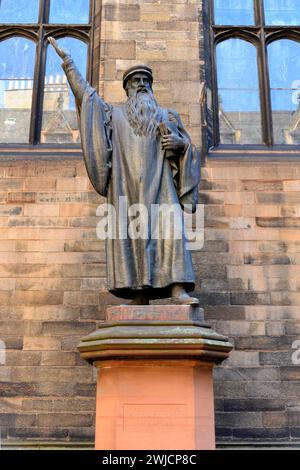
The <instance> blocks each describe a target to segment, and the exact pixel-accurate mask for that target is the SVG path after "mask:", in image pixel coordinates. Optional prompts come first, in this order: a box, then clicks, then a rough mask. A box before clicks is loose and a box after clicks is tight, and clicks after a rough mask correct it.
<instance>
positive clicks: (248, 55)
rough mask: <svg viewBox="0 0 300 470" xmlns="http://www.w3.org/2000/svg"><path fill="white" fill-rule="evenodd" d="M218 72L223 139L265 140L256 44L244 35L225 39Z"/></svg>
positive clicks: (220, 47) (219, 50)
mask: <svg viewBox="0 0 300 470" xmlns="http://www.w3.org/2000/svg"><path fill="white" fill-rule="evenodd" d="M217 73H218V94H219V122H220V136H221V143H223V144H259V143H261V142H262V134H261V114H260V99H259V81H258V67H257V52H256V48H255V47H254V46H253V45H251V44H250V43H248V42H246V41H243V40H241V39H228V40H227V41H224V42H221V43H220V44H219V45H218V46H217Z"/></svg>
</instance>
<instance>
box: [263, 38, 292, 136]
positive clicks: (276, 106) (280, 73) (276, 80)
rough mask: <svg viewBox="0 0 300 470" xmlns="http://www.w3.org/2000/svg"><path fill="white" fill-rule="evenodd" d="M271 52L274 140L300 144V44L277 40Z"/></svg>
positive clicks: (269, 52)
mask: <svg viewBox="0 0 300 470" xmlns="http://www.w3.org/2000/svg"><path fill="white" fill-rule="evenodd" d="M268 55H269V64H270V84H271V97H272V111H273V129H274V130H273V133H274V142H275V143H276V144H300V44H299V43H298V42H295V41H291V40H288V39H282V40H280V41H275V42H273V43H272V44H270V46H269V47H268ZM279 57H280V60H278V58H279Z"/></svg>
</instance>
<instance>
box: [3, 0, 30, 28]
mask: <svg viewBox="0 0 300 470" xmlns="http://www.w3.org/2000/svg"><path fill="white" fill-rule="evenodd" d="M38 14H39V0H18V2H17V5H16V0H1V1H0V23H37V22H38Z"/></svg>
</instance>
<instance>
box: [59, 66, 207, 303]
mask: <svg viewBox="0 0 300 470" xmlns="http://www.w3.org/2000/svg"><path fill="white" fill-rule="evenodd" d="M62 67H63V69H64V71H65V73H66V75H67V78H68V81H69V83H70V86H71V88H72V91H73V93H74V95H75V98H76V106H77V112H78V117H79V127H80V133H81V140H82V148H83V155H84V160H85V164H86V168H87V172H88V175H89V178H90V180H91V182H92V184H93V186H94V188H95V190H96V191H97V192H98V193H99V194H100V195H102V196H104V197H107V202H108V203H110V204H112V205H113V206H114V207H115V209H116V213H117V227H116V229H117V234H118V231H119V229H120V227H119V225H118V216H119V201H120V199H119V198H120V197H126V198H127V203H128V206H129V207H130V206H131V205H133V204H144V205H145V207H146V208H147V209H148V210H149V214H151V207H152V205H162V204H168V205H173V204H177V205H179V204H180V205H181V206H183V205H184V204H191V205H192V208H193V211H194V210H195V208H196V204H197V201H198V184H199V181H200V158H199V154H198V152H197V149H196V148H195V147H194V146H193V145H192V143H191V141H190V138H189V136H188V134H187V132H186V131H185V129H184V127H183V124H182V122H181V120H180V117H179V115H178V113H177V112H176V111H174V110H168V109H164V123H165V124H166V126H167V127H168V128H169V129H170V130H171V131H173V132H174V133H176V134H177V135H180V136H183V137H185V138H186V139H187V141H188V145H187V146H186V148H185V151H184V153H183V154H182V155H179V156H178V158H175V157H174V158H166V152H165V151H164V150H163V149H162V146H161V137H159V135H158V134H157V136H156V137H155V136H154V137H153V136H152V137H139V136H137V135H136V134H135V133H134V130H133V129H132V127H131V126H130V124H129V122H128V119H127V115H126V107H125V105H122V106H111V105H109V104H107V103H105V102H104V101H103V100H102V99H101V98H100V97H99V96H98V95H97V93H96V90H95V89H94V88H92V87H91V86H90V85H89V84H88V83H87V82H86V81H85V80H84V79H83V78H82V76H81V75H80V73H79V71H78V69H77V68H76V66H75V64H74V62H73V61H72V59H71V58H69V57H68V58H67V59H65V61H64V63H63V65H62ZM120 210H121V209H120ZM180 212H181V214H180V215H179V217H181V218H182V219H183V213H182V211H180ZM177 216H178V214H177ZM124 238H125V239H124ZM124 238H123V237H122V238H118V237H117V238H116V239H107V241H106V256H107V288H108V290H109V291H110V292H111V293H113V294H114V295H116V296H118V297H121V298H124V299H125V298H126V299H132V298H134V296H135V295H136V294H137V293H144V294H145V295H147V296H148V297H149V298H152V299H158V298H166V297H170V296H171V287H172V285H174V284H178V283H180V284H184V285H185V287H186V289H187V291H189V292H190V291H192V290H194V288H195V277H194V272H193V267H192V259H191V254H190V251H188V249H187V247H186V242H187V240H186V238H185V234H184V233H183V236H182V238H181V239H163V238H159V239H157V237H154V236H153V234H152V229H151V217H150V218H149V233H148V236H147V237H145V238H146V239H132V237H130V236H128V237H124Z"/></svg>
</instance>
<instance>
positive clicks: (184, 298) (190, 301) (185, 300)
mask: <svg viewBox="0 0 300 470" xmlns="http://www.w3.org/2000/svg"><path fill="white" fill-rule="evenodd" d="M173 298H174V300H176V302H177V303H178V304H180V305H193V306H195V307H198V306H199V299H197V297H190V296H189V295H188V294H181V295H179V296H176V297H173Z"/></svg>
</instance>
